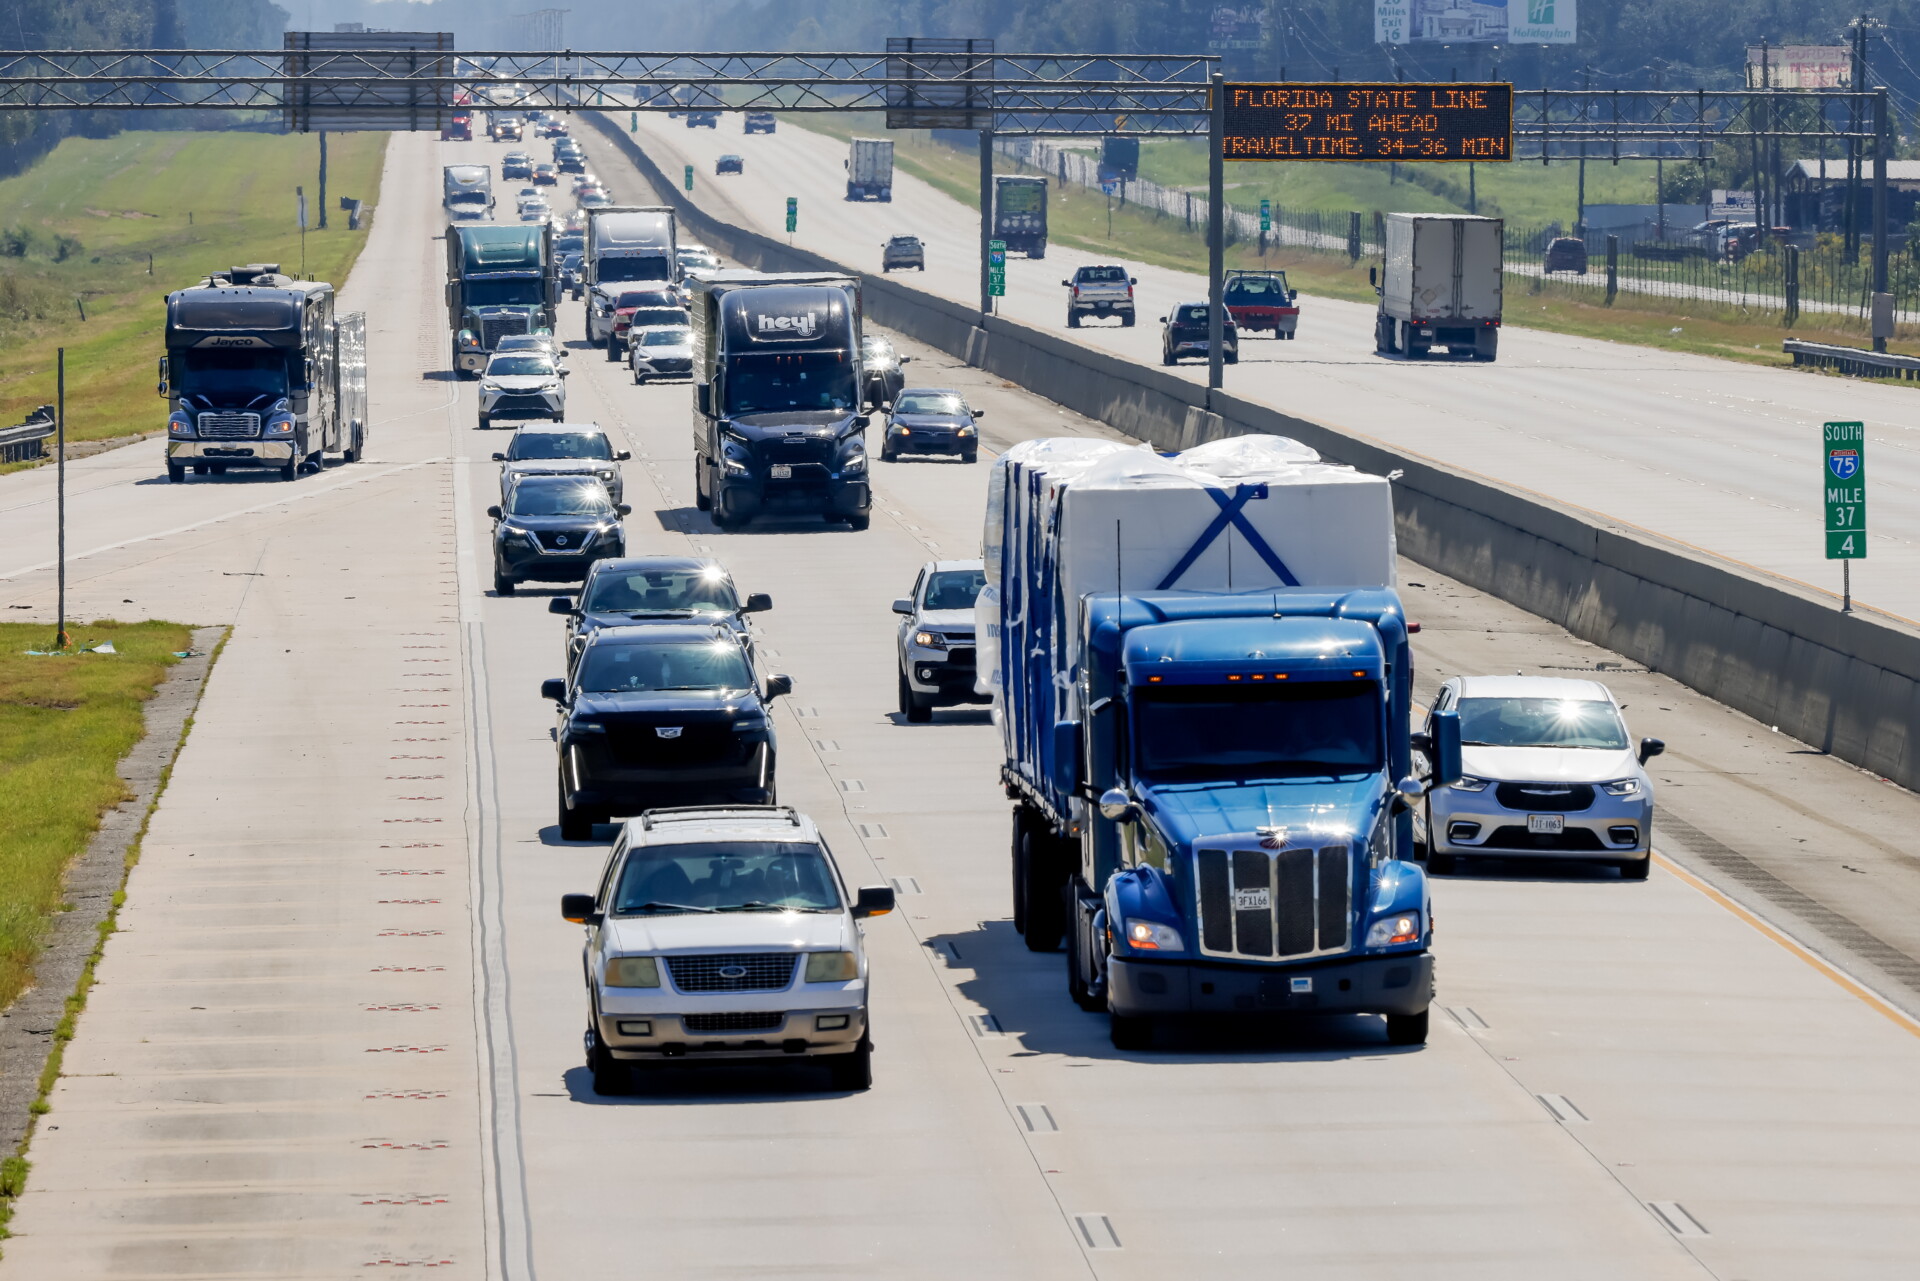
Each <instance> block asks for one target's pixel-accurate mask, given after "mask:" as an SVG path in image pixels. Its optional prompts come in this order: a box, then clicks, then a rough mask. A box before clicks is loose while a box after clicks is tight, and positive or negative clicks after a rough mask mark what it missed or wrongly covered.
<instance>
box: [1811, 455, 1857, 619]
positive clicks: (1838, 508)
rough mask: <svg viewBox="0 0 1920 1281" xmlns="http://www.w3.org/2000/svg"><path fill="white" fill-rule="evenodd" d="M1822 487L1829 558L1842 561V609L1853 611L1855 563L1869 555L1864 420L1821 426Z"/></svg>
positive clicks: (1843, 610)
mask: <svg viewBox="0 0 1920 1281" xmlns="http://www.w3.org/2000/svg"><path fill="white" fill-rule="evenodd" d="M1820 436H1821V443H1820V489H1821V493H1822V494H1823V496H1824V497H1825V499H1826V511H1827V559H1828V560H1837V561H1839V562H1840V612H1841V613H1843V614H1851V613H1852V612H1853V562H1854V561H1856V560H1864V559H1866V555H1867V432H1866V425H1865V424H1864V423H1827V424H1825V425H1824V426H1823V427H1822V428H1821V429H1820Z"/></svg>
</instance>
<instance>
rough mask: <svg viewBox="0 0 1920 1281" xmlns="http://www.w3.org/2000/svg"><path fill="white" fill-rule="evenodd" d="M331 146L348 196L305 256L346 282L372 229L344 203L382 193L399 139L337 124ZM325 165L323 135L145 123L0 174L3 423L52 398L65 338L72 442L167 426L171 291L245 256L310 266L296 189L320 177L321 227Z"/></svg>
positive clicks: (315, 207) (311, 193)
mask: <svg viewBox="0 0 1920 1281" xmlns="http://www.w3.org/2000/svg"><path fill="white" fill-rule="evenodd" d="M328 143H329V145H328V180H327V190H328V197H329V199H330V200H332V201H334V202H335V205H336V207H335V208H333V209H331V210H329V211H328V220H329V224H330V227H329V230H327V231H324V232H322V231H317V230H312V231H309V232H308V233H307V237H306V241H307V245H306V262H307V275H308V276H309V277H312V278H314V279H319V280H331V281H333V282H334V283H335V284H336V285H337V284H340V283H342V282H343V281H344V280H345V279H346V274H347V271H348V270H349V269H350V268H351V267H352V265H353V262H354V259H355V258H357V257H358V256H359V253H360V250H361V248H362V247H363V246H364V245H365V244H366V238H367V232H366V230H365V228H366V226H367V225H368V224H366V223H365V222H363V223H362V230H360V231H358V232H350V231H348V230H347V229H346V226H347V216H346V214H345V213H344V212H343V211H341V210H340V209H339V208H338V207H337V202H338V198H339V197H340V196H353V197H357V198H359V199H362V200H365V201H366V202H367V203H368V205H369V206H371V205H373V204H374V203H375V202H376V201H377V200H378V198H379V195H380V170H381V166H382V164H383V163H384V161H385V157H386V144H387V135H386V134H383V133H363V134H334V135H332V136H330V138H329V139H328ZM319 160H320V144H319V140H318V139H317V138H316V137H313V136H311V135H297V134H289V135H284V136H276V135H271V134H251V133H190V132H166V133H159V132H145V131H141V132H129V133H122V134H119V135H116V136H115V137H112V138H105V139H94V138H68V139H66V140H65V141H63V142H62V143H61V144H60V146H59V147H58V148H57V149H56V150H55V151H54V152H53V153H52V154H51V155H49V156H48V157H47V158H46V159H44V160H42V161H41V162H40V163H39V164H37V165H35V166H34V167H33V168H32V169H30V170H28V171H27V172H26V173H24V174H21V175H19V176H17V177H13V178H9V179H6V180H5V181H0V250H4V251H6V256H0V426H4V425H8V424H12V423H16V422H19V421H20V420H21V418H22V417H23V416H24V415H25V414H26V413H27V412H28V411H30V410H31V409H32V408H33V407H34V406H35V405H43V404H51V403H52V401H53V398H54V351H55V349H56V348H58V347H62V346H64V347H65V348H66V349H67V435H68V439H69V440H103V439H107V438H111V437H116V436H126V435H132V434H136V433H138V432H142V431H152V430H155V429H157V428H158V427H160V426H162V425H164V422H163V420H164V417H165V414H164V412H163V410H162V405H163V403H164V402H162V401H161V400H160V398H159V397H158V396H156V395H155V394H154V381H155V379H154V367H155V363H156V362H157V361H158V360H159V358H160V356H161V355H162V354H163V353H162V351H161V333H162V329H163V326H164V321H165V304H164V299H165V296H166V294H167V292H168V291H169V290H173V289H180V288H183V287H185V286H188V285H192V284H194V283H196V282H197V281H198V280H199V279H200V278H201V277H202V276H204V275H205V274H206V273H207V272H209V271H213V270H217V269H219V268H223V267H228V266H231V265H233V264H235V263H245V262H278V263H281V264H282V265H283V266H285V267H286V269H287V270H288V271H289V272H293V273H297V272H298V271H299V267H300V232H299V227H298V224H297V222H296V220H295V199H294V188H295V187H296V186H304V187H305V188H306V190H307V208H308V218H309V225H310V226H317V225H318V223H319ZM15 249H19V250H21V251H22V252H21V253H20V254H18V255H16V254H15V253H13V250H15ZM63 253H64V257H62V254H63ZM149 256H151V263H152V272H153V274H152V275H148V264H149ZM82 304H84V306H85V308H86V313H87V319H86V320H85V321H84V322H83V321H82V320H81V319H80V313H79V309H80V306H81V305H82Z"/></svg>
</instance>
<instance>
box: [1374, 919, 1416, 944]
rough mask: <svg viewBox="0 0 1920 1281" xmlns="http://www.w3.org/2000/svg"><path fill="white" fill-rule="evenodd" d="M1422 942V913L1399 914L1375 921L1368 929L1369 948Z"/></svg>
mask: <svg viewBox="0 0 1920 1281" xmlns="http://www.w3.org/2000/svg"><path fill="white" fill-rule="evenodd" d="M1419 941H1420V913H1418V912H1399V913H1396V914H1395V915H1393V916H1389V917H1385V918H1383V919H1381V920H1378V921H1375V922H1374V923H1373V924H1372V925H1371V926H1369V927H1368V928H1367V946H1368V947H1389V946H1391V945H1393V944H1395V943H1418V942H1419Z"/></svg>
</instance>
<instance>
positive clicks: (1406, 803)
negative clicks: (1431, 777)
mask: <svg viewBox="0 0 1920 1281" xmlns="http://www.w3.org/2000/svg"><path fill="white" fill-rule="evenodd" d="M1426 794H1427V785H1426V783H1425V782H1424V781H1423V780H1421V779H1417V778H1415V777H1414V776H1413V775H1411V774H1409V775H1407V776H1406V777H1405V778H1403V779H1401V780H1400V781H1399V782H1398V783H1395V784H1394V785H1393V807H1394V809H1395V810H1408V809H1412V808H1413V807H1414V806H1415V805H1416V804H1417V803H1418V802H1419V800H1420V798H1421V797H1423V796H1425V795H1426Z"/></svg>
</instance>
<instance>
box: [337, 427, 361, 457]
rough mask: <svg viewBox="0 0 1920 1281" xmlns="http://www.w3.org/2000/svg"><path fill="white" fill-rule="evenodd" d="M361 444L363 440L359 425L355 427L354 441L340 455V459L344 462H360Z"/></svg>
mask: <svg viewBox="0 0 1920 1281" xmlns="http://www.w3.org/2000/svg"><path fill="white" fill-rule="evenodd" d="M361 444H362V442H361V439H360V429H359V428H358V427H355V428H354V429H353V442H352V443H351V444H349V445H348V446H347V448H346V450H345V451H344V452H343V453H342V454H341V455H340V461H341V462H343V463H357V462H359V461H360V449H361Z"/></svg>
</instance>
